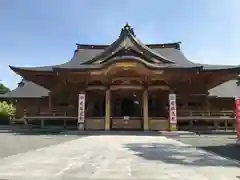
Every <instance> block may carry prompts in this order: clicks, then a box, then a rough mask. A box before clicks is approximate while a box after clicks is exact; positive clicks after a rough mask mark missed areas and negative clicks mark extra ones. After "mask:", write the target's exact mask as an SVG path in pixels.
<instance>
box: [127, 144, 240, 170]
mask: <svg viewBox="0 0 240 180" xmlns="http://www.w3.org/2000/svg"><path fill="white" fill-rule="evenodd" d="M125 148H128V149H129V150H131V151H134V152H135V155H137V156H139V157H141V158H144V159H146V160H151V161H162V162H164V163H168V164H179V165H186V166H224V167H227V166H228V167H229V166H234V167H236V166H238V167H240V165H239V164H237V163H235V162H233V161H230V160H227V159H225V158H223V157H220V156H216V155H213V154H211V153H205V152H199V151H198V150H196V149H195V148H194V147H191V146H176V145H173V144H163V143H161V144H160V143H143V144H142V143H137V144H136V143H132V144H126V145H125Z"/></svg>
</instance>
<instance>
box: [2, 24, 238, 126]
mask: <svg viewBox="0 0 240 180" xmlns="http://www.w3.org/2000/svg"><path fill="white" fill-rule="evenodd" d="M180 44H181V43H180V42H176V43H165V44H144V43H143V42H141V41H140V40H139V39H138V38H137V36H136V34H135V32H134V30H133V28H132V27H131V26H130V25H128V24H126V25H125V26H124V27H123V28H122V29H121V31H120V34H119V36H118V37H117V38H116V40H115V41H114V42H113V43H112V44H110V45H92V44H77V48H76V50H75V52H74V55H73V57H72V58H71V60H70V61H68V62H65V63H63V64H60V65H52V66H42V67H14V66H10V68H11V69H12V70H13V71H14V72H16V73H17V74H19V75H20V76H22V77H23V81H22V82H20V83H19V86H18V87H17V88H16V89H14V90H13V91H11V92H9V93H7V94H4V95H2V96H1V97H0V98H2V99H14V100H16V108H17V112H16V119H20V120H22V121H23V122H24V123H25V124H26V125H29V124H32V125H34V126H39V127H41V128H43V127H45V126H64V127H65V128H68V127H78V128H79V129H81V130H145V131H148V130H150V131H163V130H177V129H179V128H180V127H182V126H185V127H189V128H191V126H193V124H194V123H195V122H196V120H197V122H199V126H203V127H206V128H207V127H209V126H211V127H215V128H218V127H219V126H222V124H223V126H228V125H229V126H234V123H233V122H234V118H233V116H232V114H233V113H234V112H233V107H234V100H233V99H232V98H219V97H212V96H210V95H209V90H210V89H212V88H214V87H216V86H218V85H221V84H222V83H224V82H227V81H229V80H232V79H236V78H237V76H238V73H239V70H240V67H239V66H224V65H207V64H198V63H194V62H192V61H190V60H188V59H187V58H186V57H185V55H184V54H183V52H182V51H181V47H180ZM79 94H80V95H81V97H83V101H80V100H79V97H80V95H79ZM169 97H172V99H171V98H169ZM171 100H172V102H171V103H170V101H171ZM80 105H83V106H82V107H81V106H80ZM79 107H80V108H79ZM231 123H232V124H231Z"/></svg>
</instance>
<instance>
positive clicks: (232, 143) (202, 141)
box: [171, 135, 240, 161]
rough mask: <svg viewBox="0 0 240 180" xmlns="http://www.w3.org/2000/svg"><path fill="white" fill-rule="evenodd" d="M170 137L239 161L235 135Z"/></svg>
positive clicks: (239, 147)
mask: <svg viewBox="0 0 240 180" xmlns="http://www.w3.org/2000/svg"><path fill="white" fill-rule="evenodd" d="M171 138H172V139H176V140H178V141H180V142H183V143H186V144H190V145H192V146H194V147H197V148H201V149H204V150H206V151H210V152H213V153H216V154H218V155H220V156H223V157H227V158H230V159H234V160H237V161H240V153H239V152H240V145H237V144H236V140H237V139H236V135H200V136H198V135H182V136H175V137H171Z"/></svg>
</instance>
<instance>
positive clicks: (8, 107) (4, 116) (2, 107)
mask: <svg viewBox="0 0 240 180" xmlns="http://www.w3.org/2000/svg"><path fill="white" fill-rule="evenodd" d="M15 113H16V108H15V107H14V105H13V104H10V103H7V102H6V101H3V102H0V124H5V123H3V121H4V122H5V121H8V122H9V120H11V119H13V118H14V116H15Z"/></svg>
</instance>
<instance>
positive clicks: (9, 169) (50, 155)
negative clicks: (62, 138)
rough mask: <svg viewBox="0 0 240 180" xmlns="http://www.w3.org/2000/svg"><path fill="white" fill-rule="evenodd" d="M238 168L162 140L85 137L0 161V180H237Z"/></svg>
mask: <svg viewBox="0 0 240 180" xmlns="http://www.w3.org/2000/svg"><path fill="white" fill-rule="evenodd" d="M237 176H240V171H239V165H238V164H237V163H236V162H234V161H231V160H227V159H225V158H222V157H219V156H216V155H213V154H210V153H206V152H205V151H202V150H199V149H196V148H194V147H192V146H188V145H186V144H183V143H182V142H179V141H176V140H173V139H170V138H167V137H163V136H117V135H115V136H114V135H105V136H87V137H83V138H79V139H76V140H71V141H68V142H63V143H61V144H57V145H52V146H48V147H45V148H41V149H37V150H33V151H29V152H26V153H21V154H16V155H13V156H10V157H5V158H2V159H0V179H11V180H15V179H16V180H22V179H24V180H32V179H35V180H38V179H44V180H46V179H51V180H59V179H64V180H65V179H66V180H74V179H84V180H85V179H86V180H88V179H93V180H94V179H95V180H100V179H101V180H108V179H109V180H110V179H111V180H114V179H119V180H120V179H121V180H125V179H130V180H131V179H136V180H137V179H138V180H141V179H145V180H155V179H162V180H170V179H174V180H178V179H179V180H180V179H181V180H182V179H184V180H188V179H189V180H190V179H191V180H192V179H194V180H198V179H199V180H223V179H224V180H228V179H229V180H235V179H237Z"/></svg>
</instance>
